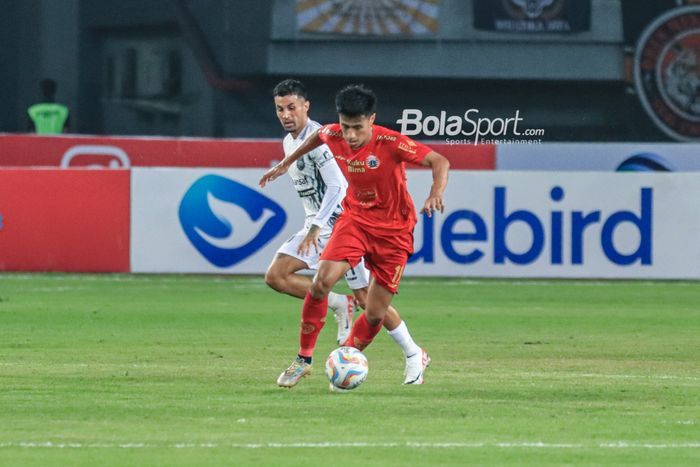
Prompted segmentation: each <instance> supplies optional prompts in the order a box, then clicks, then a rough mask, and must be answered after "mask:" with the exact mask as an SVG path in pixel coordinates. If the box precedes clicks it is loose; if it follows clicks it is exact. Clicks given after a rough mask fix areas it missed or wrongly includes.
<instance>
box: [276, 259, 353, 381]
mask: <svg viewBox="0 0 700 467" xmlns="http://www.w3.org/2000/svg"><path fill="white" fill-rule="evenodd" d="M349 268H350V264H349V263H348V262H347V261H321V262H320V263H319V268H318V272H317V273H316V276H315V277H314V280H313V282H312V285H311V289H310V290H309V292H307V294H306V297H305V298H304V305H303V307H302V310H301V330H300V333H299V353H298V354H297V357H296V358H295V359H294V361H293V362H292V364H291V365H290V366H289V368H287V369H286V370H285V371H284V372H282V374H281V375H280V376H279V378H277V384H278V385H279V386H282V387H287V388H291V387H292V386H294V385H296V384H297V383H298V382H299V380H300V379H301V378H303V377H305V376H306V375H308V374H309V373H311V364H312V358H313V353H314V350H315V348H316V341H317V340H318V335H319V333H320V332H321V329H322V328H323V325H324V324H325V322H326V313H327V307H328V293H329V292H330V289H331V287H333V285H334V284H335V283H336V282H338V280H339V279H340V278H341V277H342V276H343V274H345V271H347V270H348V269H349Z"/></svg>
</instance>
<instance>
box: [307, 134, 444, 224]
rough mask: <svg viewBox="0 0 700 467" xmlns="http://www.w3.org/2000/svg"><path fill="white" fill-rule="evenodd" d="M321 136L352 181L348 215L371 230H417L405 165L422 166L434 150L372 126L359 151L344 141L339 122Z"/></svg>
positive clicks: (350, 181) (344, 201) (346, 198)
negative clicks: (367, 138) (369, 134)
mask: <svg viewBox="0 0 700 467" xmlns="http://www.w3.org/2000/svg"><path fill="white" fill-rule="evenodd" d="M318 135H319V138H321V140H322V141H323V142H324V143H326V144H327V145H328V147H329V148H330V150H331V152H332V153H333V156H334V157H335V159H336V161H337V162H338V165H339V166H340V170H342V171H343V174H344V175H345V178H346V179H347V180H348V190H347V194H346V195H345V199H344V200H343V209H344V210H345V213H347V215H349V216H351V217H352V218H353V219H354V220H355V221H356V222H358V223H360V224H362V225H365V226H367V227H373V228H379V229H389V230H404V229H407V230H411V229H413V227H414V226H415V225H416V221H417V218H416V208H415V206H414V205H413V200H412V199H411V196H410V195H409V194H408V189H407V188H406V171H405V167H404V165H405V164H404V163H405V162H410V163H413V164H420V163H421V162H422V161H423V158H425V156H426V155H427V154H428V153H429V152H431V151H432V149H430V148H429V147H428V146H426V145H424V144H420V143H416V142H415V141H413V140H412V139H410V138H408V137H406V136H404V135H402V134H401V133H399V132H397V131H393V130H390V129H388V128H385V127H383V126H379V125H374V126H373V127H372V137H371V138H370V140H369V142H368V143H367V144H365V145H364V146H362V147H360V148H358V149H357V150H352V149H351V148H350V146H348V143H347V142H346V141H345V140H344V139H343V133H342V131H341V129H340V124H338V123H333V124H330V125H325V126H323V127H321V129H320V130H319V132H318ZM344 215H345V214H344Z"/></svg>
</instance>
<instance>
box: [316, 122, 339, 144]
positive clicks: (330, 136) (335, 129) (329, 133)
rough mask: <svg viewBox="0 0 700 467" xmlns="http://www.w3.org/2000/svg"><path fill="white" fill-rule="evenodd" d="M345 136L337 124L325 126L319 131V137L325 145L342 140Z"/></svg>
mask: <svg viewBox="0 0 700 467" xmlns="http://www.w3.org/2000/svg"><path fill="white" fill-rule="evenodd" d="M342 136H343V134H342V133H341V131H340V125H339V124H337V123H330V124H328V125H323V126H322V127H321V128H319V129H318V137H319V138H320V139H321V141H323V142H324V143H328V142H330V141H333V140H337V139H338V138H342Z"/></svg>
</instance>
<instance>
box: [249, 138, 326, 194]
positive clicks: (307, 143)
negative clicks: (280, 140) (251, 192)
mask: <svg viewBox="0 0 700 467" xmlns="http://www.w3.org/2000/svg"><path fill="white" fill-rule="evenodd" d="M322 144H323V141H321V138H319V136H318V130H316V131H314V132H313V133H312V134H311V135H310V136H309V137H308V138H306V139H305V140H304V142H303V143H301V145H300V146H299V147H298V148H297V149H296V150H295V151H294V152H292V153H291V154H290V155H289V156H287V157H285V158H284V159H283V160H282V162H280V163H279V164H277V165H276V166H274V167H273V168H271V169H270V170H268V171H267V172H265V174H264V175H263V176H262V178H261V179H260V182H258V183H259V185H260V187H261V188H262V187H264V186H265V185H266V184H267V183H268V182H271V181H273V180H275V179H276V178H278V177H279V176H280V175H283V174H285V173H287V170H289V167H291V165H292V164H293V163H295V162H296V161H297V159H299V158H300V157H301V156H303V155H304V154H306V153H307V152H311V151H313V150H314V149H316V148H317V147H319V146H320V145H322Z"/></svg>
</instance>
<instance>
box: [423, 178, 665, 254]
mask: <svg viewBox="0 0 700 467" xmlns="http://www.w3.org/2000/svg"><path fill="white" fill-rule="evenodd" d="M549 197H550V199H551V201H552V202H553V203H554V204H556V203H559V202H561V201H562V200H563V199H564V197H565V191H564V189H563V188H561V187H559V186H555V187H553V188H552V189H551V190H550V193H549ZM653 197H654V191H653V189H652V188H641V190H640V206H639V213H636V212H632V211H626V210H623V211H617V212H613V213H611V214H610V215H609V216H608V217H607V218H604V217H603V216H602V213H601V211H600V210H593V211H590V212H584V211H578V210H572V211H569V212H566V211H563V210H559V209H556V208H554V209H552V210H551V212H550V215H549V216H547V217H548V219H542V218H540V217H538V215H537V214H535V213H534V212H532V211H528V210H524V209H517V210H512V211H511V210H509V209H508V208H507V203H506V200H507V189H506V187H503V186H498V187H495V188H494V197H493V207H494V210H493V219H490V220H491V222H490V224H491V225H490V227H489V226H488V225H487V220H486V219H485V218H484V216H482V215H481V214H479V213H477V212H474V211H472V210H466V209H464V210H459V211H455V212H453V213H451V214H450V215H449V216H447V218H446V219H445V221H444V222H443V224H442V228H441V229H440V233H439V236H440V243H441V245H442V248H443V251H444V253H445V256H447V257H448V258H449V259H450V260H452V261H454V262H455V263H459V264H473V263H476V262H477V261H479V260H481V259H482V258H484V257H485V255H486V253H485V251H484V249H483V248H480V247H479V244H480V243H481V244H483V243H484V242H487V241H491V242H492V244H493V258H492V260H493V263H494V264H506V263H511V264H518V265H526V264H530V263H532V262H534V261H536V260H538V259H539V258H540V257H541V256H542V255H546V256H547V259H546V260H547V262H549V264H552V265H558V264H565V262H567V261H568V262H570V264H572V265H582V264H584V259H585V257H586V256H585V254H584V245H585V243H586V242H585V241H584V237H585V234H586V231H593V230H595V231H596V234H597V236H598V239H599V240H598V241H599V245H600V248H601V250H602V252H603V254H604V255H605V257H606V258H607V259H608V260H609V261H610V262H611V263H613V264H616V265H618V266H628V265H631V264H634V263H639V264H641V265H644V266H648V265H651V264H652V226H653V211H652V207H653V204H654V202H653ZM460 221H465V222H469V223H470V224H471V225H472V229H470V230H471V232H469V233H464V232H463V231H460V229H459V228H458V227H457V223H458V222H460ZM433 222H434V218H431V217H427V216H424V217H423V242H424V244H423V246H422V247H421V248H417V249H416V250H417V251H416V252H415V253H414V255H413V256H412V257H411V259H410V260H409V263H413V262H416V261H424V262H426V263H432V262H434V261H435V251H434V242H435V240H434V235H435V233H434V229H435V227H434V225H433ZM517 224H520V225H521V226H522V227H524V228H525V229H527V230H529V232H530V234H531V238H532V240H531V242H530V245H529V246H528V247H527V249H525V250H523V251H513V249H512V248H511V247H510V246H509V244H508V240H507V239H508V235H507V234H508V231H509V229H510V228H511V227H513V226H514V225H517ZM623 225H624V226H626V227H628V228H631V229H632V230H636V232H637V234H638V237H639V243H638V244H637V246H636V248H635V249H634V251H627V252H622V251H620V250H619V248H618V246H617V245H616V244H615V232H616V231H617V230H618V229H619V228H621V227H622V226H623ZM565 226H568V227H565ZM592 233H593V232H591V234H592ZM567 237H568V238H567ZM565 238H567V239H568V242H565V241H564V240H565ZM466 242H469V243H471V244H473V245H474V248H472V249H471V250H470V251H469V252H468V253H464V252H459V251H458V248H457V246H458V245H462V246H463V245H464V244H465V243H466ZM565 244H568V245H569V248H570V249H569V251H565V248H564V245H565ZM545 246H548V247H549V248H548V250H549V251H546V249H545Z"/></svg>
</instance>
